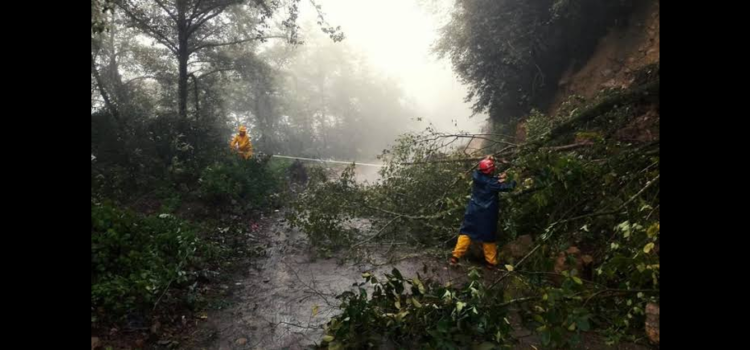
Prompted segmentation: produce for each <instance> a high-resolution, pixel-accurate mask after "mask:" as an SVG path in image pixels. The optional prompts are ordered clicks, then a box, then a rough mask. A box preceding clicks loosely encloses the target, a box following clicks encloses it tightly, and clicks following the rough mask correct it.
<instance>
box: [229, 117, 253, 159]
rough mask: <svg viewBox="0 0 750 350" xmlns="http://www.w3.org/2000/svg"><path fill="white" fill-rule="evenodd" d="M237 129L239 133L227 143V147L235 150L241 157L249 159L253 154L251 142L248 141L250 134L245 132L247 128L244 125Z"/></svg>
mask: <svg viewBox="0 0 750 350" xmlns="http://www.w3.org/2000/svg"><path fill="white" fill-rule="evenodd" d="M239 131H240V133H239V134H237V135H236V136H235V137H234V138H233V139H232V141H231V142H230V143H229V148H231V149H232V150H233V151H237V153H239V154H240V156H242V158H244V159H249V158H250V157H252V156H253V144H252V143H250V136H249V135H248V134H247V128H246V127H245V126H244V125H243V126H240V130H239Z"/></svg>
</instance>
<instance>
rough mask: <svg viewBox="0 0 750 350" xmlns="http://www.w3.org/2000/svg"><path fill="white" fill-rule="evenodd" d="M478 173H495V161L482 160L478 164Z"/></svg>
mask: <svg viewBox="0 0 750 350" xmlns="http://www.w3.org/2000/svg"><path fill="white" fill-rule="evenodd" d="M479 171H481V172H483V173H485V174H487V175H491V174H492V173H493V172H495V161H494V160H492V159H490V158H485V159H482V161H481V162H479Z"/></svg>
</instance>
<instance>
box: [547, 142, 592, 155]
mask: <svg viewBox="0 0 750 350" xmlns="http://www.w3.org/2000/svg"><path fill="white" fill-rule="evenodd" d="M593 145H594V143H593V142H591V141H585V142H579V143H574V144H570V145H564V146H555V147H542V148H540V150H542V151H555V152H557V151H570V150H574V149H577V148H582V147H589V146H593Z"/></svg>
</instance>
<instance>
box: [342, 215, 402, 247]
mask: <svg viewBox="0 0 750 350" xmlns="http://www.w3.org/2000/svg"><path fill="white" fill-rule="evenodd" d="M400 218H401V215H398V216H396V217H394V218H393V219H391V221H388V223H387V224H385V225H384V226H383V227H381V228H380V230H378V232H377V233H375V234H374V235H372V236H370V237H369V238H367V239H365V240H363V241H361V242H359V243H357V244H355V245H353V246H352V247H351V248H350V249H352V248H356V247H359V246H361V245H363V244H365V243H367V242H369V241H372V240H373V239H375V238H376V237H378V236H380V234H381V233H383V231H385V228H386V227H388V226H389V225H390V224H391V223H393V222H394V221H396V220H397V219H400Z"/></svg>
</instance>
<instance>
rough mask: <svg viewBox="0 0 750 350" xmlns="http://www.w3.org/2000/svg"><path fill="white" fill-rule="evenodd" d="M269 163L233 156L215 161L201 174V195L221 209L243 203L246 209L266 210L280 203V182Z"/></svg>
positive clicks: (262, 160) (257, 159)
mask: <svg viewBox="0 0 750 350" xmlns="http://www.w3.org/2000/svg"><path fill="white" fill-rule="evenodd" d="M267 161H268V160H267V159H259V158H258V157H253V158H251V159H248V160H245V159H241V158H240V157H237V156H236V155H230V156H227V157H226V158H224V159H222V161H217V162H214V163H213V164H212V165H209V166H208V167H206V168H205V169H204V170H203V171H202V172H201V177H200V180H199V183H200V187H199V193H200V195H201V196H202V197H204V198H205V199H206V200H208V201H210V202H211V203H213V204H215V205H219V206H226V205H229V204H236V203H242V204H243V205H244V207H245V208H246V209H262V208H266V207H268V206H271V205H273V204H276V198H277V196H278V194H277V191H278V189H279V181H280V179H279V178H277V177H275V176H274V173H272V172H271V171H270V170H269V169H268V167H267V165H266V164H267Z"/></svg>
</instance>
